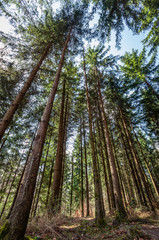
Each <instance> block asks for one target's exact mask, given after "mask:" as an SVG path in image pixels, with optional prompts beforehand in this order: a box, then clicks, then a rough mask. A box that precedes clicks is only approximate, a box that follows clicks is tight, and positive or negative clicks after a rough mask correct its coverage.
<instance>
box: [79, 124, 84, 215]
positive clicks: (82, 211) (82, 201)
mask: <svg viewBox="0 0 159 240" xmlns="http://www.w3.org/2000/svg"><path fill="white" fill-rule="evenodd" d="M80 142H81V149H80V150H81V151H80V152H81V216H82V217H84V198H83V146H82V121H81V120H80Z"/></svg>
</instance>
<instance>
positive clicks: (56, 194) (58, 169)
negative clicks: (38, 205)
mask: <svg viewBox="0 0 159 240" xmlns="http://www.w3.org/2000/svg"><path fill="white" fill-rule="evenodd" d="M65 84H66V80H65V79H64V81H63V91H62V100H61V110H60V123H59V132H58V143H57V153H56V160H55V168H54V175H53V184H52V189H51V197H50V204H49V209H48V211H49V214H50V215H51V214H54V213H57V212H59V210H60V187H61V186H60V185H61V176H62V162H63V144H64V106H65Z"/></svg>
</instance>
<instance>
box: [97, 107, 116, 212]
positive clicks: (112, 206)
mask: <svg viewBox="0 0 159 240" xmlns="http://www.w3.org/2000/svg"><path fill="white" fill-rule="evenodd" d="M98 111H99V121H100V127H101V133H102V139H103V143H104V150H105V157H106V166H107V170H108V186H109V193H110V203H111V210H112V209H113V210H115V196H114V190H113V181H112V175H111V170H110V162H109V156H108V150H107V144H106V139H105V134H104V127H103V121H102V115H101V109H100V106H99V104H98Z"/></svg>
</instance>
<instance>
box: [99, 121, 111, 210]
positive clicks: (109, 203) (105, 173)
mask: <svg viewBox="0 0 159 240" xmlns="http://www.w3.org/2000/svg"><path fill="white" fill-rule="evenodd" d="M97 128H98V138H99V139H100V140H101V135H100V128H99V122H98V120H97ZM99 149H100V156H101V159H102V165H103V172H104V180H105V186H106V190H107V199H108V209H109V211H111V200H110V192H109V185H108V175H107V172H106V166H105V160H104V153H103V147H102V144H101V142H100V143H99Z"/></svg>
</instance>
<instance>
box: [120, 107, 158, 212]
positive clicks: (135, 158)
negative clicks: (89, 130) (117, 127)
mask: <svg viewBox="0 0 159 240" xmlns="http://www.w3.org/2000/svg"><path fill="white" fill-rule="evenodd" d="M119 112H120V115H121V118H122V122H123V127H124V129H125V133H126V136H127V139H128V144H129V147H130V151H131V154H132V156H133V159H134V163H135V165H136V167H137V169H138V171H139V174H140V177H141V180H142V182H143V186H144V187H145V189H146V195H147V198H148V201H149V205H150V207H151V210H152V211H153V212H155V208H154V206H153V203H152V199H151V194H150V189H149V185H148V183H147V182H146V181H145V177H144V174H143V172H142V169H141V166H140V163H139V161H138V158H137V156H136V153H135V150H134V147H133V144H132V141H131V136H130V133H129V131H128V128H127V125H126V122H125V119H124V115H123V112H122V109H121V108H119Z"/></svg>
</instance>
